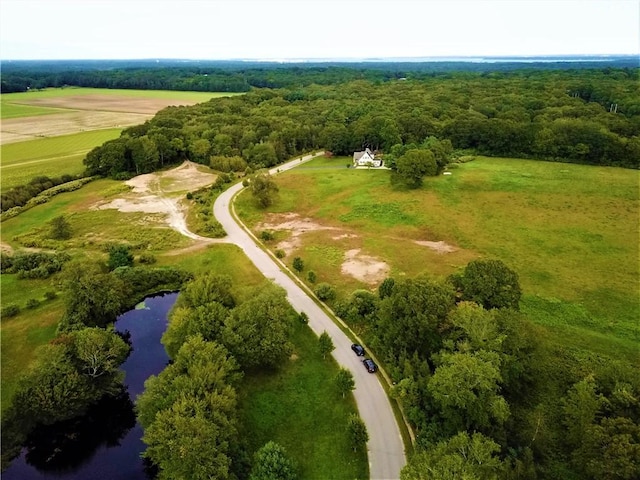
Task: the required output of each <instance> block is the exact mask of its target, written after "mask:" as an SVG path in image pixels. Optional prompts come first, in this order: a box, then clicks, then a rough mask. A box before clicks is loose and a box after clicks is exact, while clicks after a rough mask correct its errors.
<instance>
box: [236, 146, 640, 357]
mask: <svg viewBox="0 0 640 480" xmlns="http://www.w3.org/2000/svg"><path fill="white" fill-rule="evenodd" d="M330 162H333V164H334V165H335V168H334V169H331V168H328V167H329V163H330ZM348 162H349V159H348V158H335V159H332V160H327V159H321V160H318V161H317V163H315V161H312V162H309V163H308V164H305V166H304V167H303V168H299V169H294V170H291V171H288V172H286V173H283V174H281V175H278V176H277V177H276V179H277V180H276V181H277V183H278V185H279V186H280V192H279V201H278V202H277V203H276V204H275V205H274V206H272V207H270V208H269V209H268V210H267V211H266V212H272V213H286V212H295V213H298V214H299V215H300V216H301V217H310V218H312V219H315V220H316V221H318V222H319V223H321V224H322V225H327V226H331V227H335V228H340V229H345V230H346V231H348V232H349V233H352V234H355V235H357V236H358V238H359V239H360V241H359V244H360V245H362V247H363V248H364V253H366V254H368V255H375V256H377V257H379V258H380V259H382V260H384V261H385V262H387V263H388V264H389V265H390V267H391V272H392V275H407V276H414V275H417V274H419V273H422V272H426V273H431V274H438V275H446V274H449V273H453V272H454V271H456V270H457V269H459V268H461V267H463V266H464V265H466V263H468V261H469V260H470V259H473V258H478V257H483V258H499V259H501V260H503V261H504V262H505V263H506V264H507V265H509V266H510V267H511V268H513V269H514V270H516V271H517V272H518V274H519V276H520V282H521V284H522V286H523V289H524V292H525V294H526V296H525V302H526V305H527V313H528V314H529V315H530V316H531V317H532V318H533V320H535V321H538V322H539V323H542V324H545V325H548V326H551V327H553V328H557V329H565V330H566V331H567V332H569V327H571V328H572V329H575V328H582V329H584V330H585V331H586V332H589V331H591V332H597V333H599V334H604V338H607V337H608V336H615V337H617V339H618V340H620V341H622V342H624V343H625V345H626V346H627V351H630V350H631V349H632V348H633V347H636V349H637V342H638V341H639V340H640V332H639V329H638V322H637V319H638V318H639V317H640V305H639V297H638V292H639V291H640V283H639V282H640V276H639V265H638V258H640V255H639V253H640V252H639V245H638V231H639V218H640V206H639V195H638V193H639V192H638V183H639V179H640V178H639V177H640V174H639V172H637V171H635V170H626V169H620V168H612V167H595V166H587V165H573V164H565V163H551V162H541V161H534V160H520V159H510V158H487V157H478V158H477V159H476V160H475V161H473V162H469V163H466V164H462V165H459V166H458V168H456V169H453V170H452V175H450V176H439V177H431V178H425V182H424V186H423V187H422V188H421V189H419V190H413V191H403V190H398V189H394V188H393V187H392V186H391V185H390V181H389V172H387V171H381V170H377V171H376V170H373V169H372V170H359V169H358V170H355V169H346V168H344V165H345V164H346V163H348ZM238 210H239V212H240V214H241V218H243V219H244V220H246V221H247V222H248V223H249V224H250V225H253V226H255V225H256V224H257V223H258V222H261V221H262V220H263V219H264V214H265V212H264V211H261V210H259V209H257V208H256V207H255V206H254V205H253V202H252V201H251V198H250V196H248V195H247V196H244V197H240V198H239V205H238ZM301 238H302V239H303V244H302V247H301V248H300V249H299V251H297V252H294V253H293V254H292V255H300V256H301V257H302V258H303V260H305V261H307V259H309V260H310V262H308V269H314V270H315V271H316V273H317V274H318V277H319V278H323V266H322V263H321V259H320V258H317V255H314V254H313V252H312V251H311V250H310V248H311V247H315V248H323V247H335V246H336V241H335V240H333V239H332V238H331V237H330V236H328V235H325V236H322V235H314V234H307V235H303V236H302V237H301ZM415 240H428V241H444V242H445V243H447V244H449V245H451V246H453V247H455V248H456V249H457V251H456V252H454V253H443V254H434V251H432V250H430V249H429V248H428V247H418V246H417V245H416V244H415V243H413V241H415ZM353 243H355V241H353V240H352V244H353ZM346 247H347V246H345V248H346ZM325 270H327V272H328V277H329V279H331V280H333V281H334V282H335V283H336V285H337V287H338V291H347V292H350V291H351V288H352V286H353V279H350V278H347V277H344V276H343V275H342V276H343V278H344V280H340V276H339V275H338V273H339V272H338V269H337V268H335V267H331V266H329V267H327V268H326V269H325ZM362 287H364V288H368V286H366V285H362ZM531 298H534V299H535V298H537V299H541V300H539V301H532V300H530V299H531ZM556 299H557V300H556ZM553 302H561V303H562V304H563V305H565V307H563V308H568V309H569V310H572V309H573V307H576V306H577V307H579V308H581V309H583V310H582V311H584V312H586V313H585V314H584V315H574V316H572V317H571V318H572V320H571V325H567V326H563V322H562V320H561V318H559V316H558V315H551V316H550V315H549V311H550V310H553V309H551V308H549V307H548V305H549V304H550V303H553ZM556 310H557V311H561V310H562V309H559V310H558V309H556ZM571 335H575V330H573V331H572V332H571V333H570V334H569V333H567V335H566V339H567V340H569V341H570V339H571ZM598 338H599V340H598V341H600V340H601V338H600V337H598ZM610 347H611V345H610ZM597 348H598V349H601V347H600V346H598V347H597ZM602 348H605V347H602Z"/></svg>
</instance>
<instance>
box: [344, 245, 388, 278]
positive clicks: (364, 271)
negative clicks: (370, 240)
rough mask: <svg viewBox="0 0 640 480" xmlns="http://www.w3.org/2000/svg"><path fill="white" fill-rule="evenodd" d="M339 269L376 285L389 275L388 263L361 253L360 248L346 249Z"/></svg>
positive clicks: (345, 273)
mask: <svg viewBox="0 0 640 480" xmlns="http://www.w3.org/2000/svg"><path fill="white" fill-rule="evenodd" d="M344 257H345V261H344V263H343V264H342V267H341V271H342V273H343V274H344V275H349V276H351V277H353V278H355V279H356V280H360V281H361V282H364V283H368V284H369V285H376V284H378V283H380V282H382V281H383V280H384V279H385V278H386V277H387V276H388V275H389V271H390V269H389V265H387V264H386V263H385V262H383V261H382V260H380V259H378V258H375V257H372V256H370V255H362V254H361V253H360V249H354V250H348V251H347V252H346V253H345V255H344Z"/></svg>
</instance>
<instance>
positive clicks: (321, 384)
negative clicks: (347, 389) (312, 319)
mask: <svg viewBox="0 0 640 480" xmlns="http://www.w3.org/2000/svg"><path fill="white" fill-rule="evenodd" d="M293 343H294V345H295V350H294V355H293V356H292V360H291V361H290V362H289V363H288V364H287V365H285V366H284V367H281V368H279V369H278V370H277V371H275V372H261V373H260V374H249V375H247V376H246V377H245V378H244V379H243V381H242V386H241V388H240V418H241V424H242V425H243V428H242V430H241V432H240V435H241V437H242V438H243V439H244V440H245V441H246V443H247V445H248V448H249V451H250V452H251V454H253V453H254V452H255V451H256V450H258V449H259V448H260V447H262V446H263V445H264V444H265V443H267V442H268V441H269V440H273V441H275V442H277V443H279V444H280V445H282V446H283V447H285V449H286V450H287V452H288V454H289V457H290V458H293V459H295V462H296V464H297V467H298V474H299V475H298V478H318V479H321V478H331V479H336V480H337V479H345V480H346V479H355V478H368V477H369V475H368V465H367V462H366V454H365V452H357V453H354V452H353V450H352V449H351V447H350V444H349V439H348V437H347V435H346V422H347V416H348V415H349V413H353V412H356V411H357V410H356V407H355V402H354V401H353V397H352V396H351V395H350V396H349V397H348V398H346V399H343V398H342V396H341V395H340V393H339V392H338V391H337V389H336V387H335V384H334V382H333V378H334V377H335V375H336V373H337V372H338V367H337V365H336V364H335V362H334V361H333V359H332V358H327V359H323V358H322V355H321V354H320V353H319V350H318V338H317V337H316V336H315V335H314V334H313V333H312V332H311V330H310V329H309V328H308V327H306V326H305V325H303V324H301V323H300V324H298V325H296V328H295V335H294V338H293Z"/></svg>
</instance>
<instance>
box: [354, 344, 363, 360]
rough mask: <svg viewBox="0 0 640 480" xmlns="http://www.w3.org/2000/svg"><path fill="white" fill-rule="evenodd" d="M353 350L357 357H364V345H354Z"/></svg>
mask: <svg viewBox="0 0 640 480" xmlns="http://www.w3.org/2000/svg"><path fill="white" fill-rule="evenodd" d="M351 350H353V351H354V352H356V355H358V356H359V357H364V348H363V347H362V345H358V344H357V343H354V344H353V345H351Z"/></svg>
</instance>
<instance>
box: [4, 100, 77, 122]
mask: <svg viewBox="0 0 640 480" xmlns="http://www.w3.org/2000/svg"><path fill="white" fill-rule="evenodd" d="M5 95H10V94H3V95H2V97H0V98H2V100H1V101H0V118H2V119H8V118H21V117H37V116H40V115H49V114H51V113H60V112H64V111H65V110H64V109H59V108H50V107H37V106H35V105H22V104H19V103H12V102H8V101H6V100H4V96H5Z"/></svg>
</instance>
